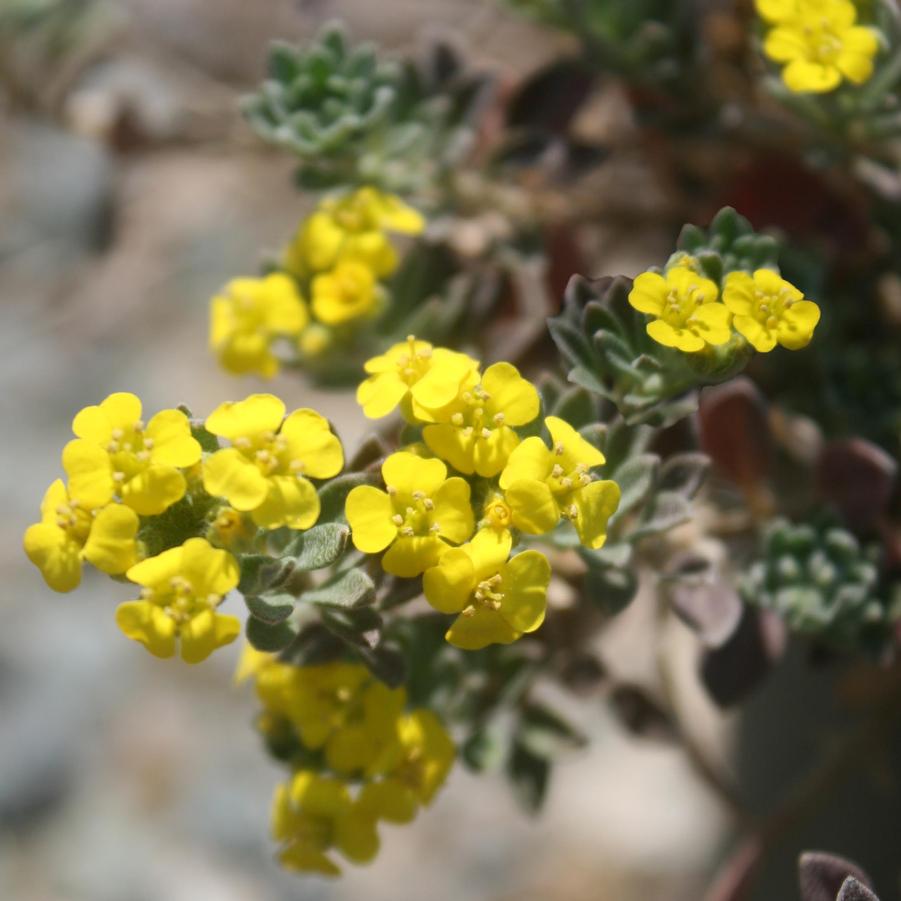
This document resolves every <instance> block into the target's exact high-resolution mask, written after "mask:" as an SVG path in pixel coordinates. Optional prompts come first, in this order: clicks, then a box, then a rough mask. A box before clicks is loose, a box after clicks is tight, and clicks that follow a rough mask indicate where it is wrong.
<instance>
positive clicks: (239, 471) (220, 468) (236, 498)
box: [203, 447, 269, 511]
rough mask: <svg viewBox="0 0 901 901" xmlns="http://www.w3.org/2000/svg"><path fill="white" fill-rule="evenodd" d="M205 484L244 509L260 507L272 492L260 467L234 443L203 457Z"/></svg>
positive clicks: (240, 508)
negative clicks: (234, 446)
mask: <svg viewBox="0 0 901 901" xmlns="http://www.w3.org/2000/svg"><path fill="white" fill-rule="evenodd" d="M203 487H204V488H205V489H206V490H207V491H208V492H209V493H210V494H212V495H214V496H216V497H224V498H225V499H226V500H227V501H228V502H229V503H230V504H231V505H232V506H233V507H234V508H235V509H236V510H241V511H247V510H254V509H256V508H257V507H259V506H260V504H262V503H263V501H265V500H266V496H267V495H268V494H269V482H268V481H267V480H266V478H265V477H264V476H263V474H262V473H261V472H260V470H259V469H258V468H257V467H256V466H254V464H253V463H251V462H250V461H249V460H248V459H247V458H246V457H245V456H244V455H243V454H242V453H241V452H240V451H239V450H236V449H235V448H233V447H228V448H225V449H224V450H220V451H216V453H214V454H213V455H212V456H211V457H208V458H207V459H206V460H204V461H203Z"/></svg>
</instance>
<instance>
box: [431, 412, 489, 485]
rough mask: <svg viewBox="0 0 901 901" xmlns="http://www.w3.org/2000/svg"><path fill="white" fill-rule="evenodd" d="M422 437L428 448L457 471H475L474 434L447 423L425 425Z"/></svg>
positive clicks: (468, 473) (467, 472)
mask: <svg viewBox="0 0 901 901" xmlns="http://www.w3.org/2000/svg"><path fill="white" fill-rule="evenodd" d="M422 437H423V440H424V441H425V443H426V445H427V446H428V448H429V450H430V451H431V452H432V453H433V454H435V455H436V456H438V457H441V459H442V460H446V461H447V462H448V463H450V465H451V466H453V467H454V469H456V470H457V471H458V472H462V473H465V474H466V475H472V473H473V472H475V460H474V455H475V445H476V436H475V434H474V433H472V432H470V433H469V434H468V435H467V434H466V433H465V432H464V430H463V429H460V428H457V427H456V426H453V425H450V424H449V423H443V422H442V423H437V424H434V425H427V426H426V427H425V428H424V429H423V430H422Z"/></svg>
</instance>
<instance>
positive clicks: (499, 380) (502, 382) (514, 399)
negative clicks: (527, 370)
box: [482, 363, 541, 426]
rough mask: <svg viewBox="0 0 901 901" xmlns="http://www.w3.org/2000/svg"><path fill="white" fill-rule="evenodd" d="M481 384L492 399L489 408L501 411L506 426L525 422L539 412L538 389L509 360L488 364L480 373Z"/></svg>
mask: <svg viewBox="0 0 901 901" xmlns="http://www.w3.org/2000/svg"><path fill="white" fill-rule="evenodd" d="M482 387H483V388H484V389H485V391H487V392H488V394H489V396H490V398H491V399H490V405H491V409H492V410H493V411H495V412H496V413H503V414H504V422H505V423H506V424H507V425H511V426H512V425H525V424H526V423H528V422H531V421H532V420H533V419H534V418H535V417H536V416H537V415H538V411H539V409H540V406H541V402H540V400H539V398H538V391H537V390H536V388H535V386H534V385H533V384H532V383H531V382H528V381H526V379H524V378H523V377H522V376H521V375H520V374H519V370H518V369H517V368H516V367H515V366H512V365H511V364H510V363H495V364H494V365H493V366H489V367H488V368H487V369H486V370H485V373H484V375H483V376H482Z"/></svg>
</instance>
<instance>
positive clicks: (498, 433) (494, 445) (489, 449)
mask: <svg viewBox="0 0 901 901" xmlns="http://www.w3.org/2000/svg"><path fill="white" fill-rule="evenodd" d="M518 446H519V435H517V434H516V432H514V431H513V429H511V428H508V427H507V426H505V425H502V426H500V427H498V428H495V429H492V430H491V434H490V435H489V436H488V437H487V438H481V437H480V438H478V439H477V440H476V442H475V445H474V447H473V461H474V464H475V471H476V472H477V473H478V474H479V475H480V476H482V477H483V478H486V479H490V478H493V477H494V476H496V475H497V474H498V473H499V472H501V471H502V470H503V469H504V467H505V466H506V465H507V461H508V460H509V459H510V455H511V454H512V453H513V451H514V450H516V448H517V447H518ZM464 471H465V470H461V472H464Z"/></svg>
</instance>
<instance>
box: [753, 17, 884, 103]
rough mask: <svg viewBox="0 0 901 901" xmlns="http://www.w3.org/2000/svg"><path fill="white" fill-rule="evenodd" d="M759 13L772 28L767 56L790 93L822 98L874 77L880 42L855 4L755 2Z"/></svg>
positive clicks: (767, 40) (770, 28)
mask: <svg viewBox="0 0 901 901" xmlns="http://www.w3.org/2000/svg"><path fill="white" fill-rule="evenodd" d="M757 11H758V12H759V13H760V16H761V18H763V19H764V21H765V22H766V23H767V26H768V30H767V33H766V38H765V39H764V44H763V49H764V53H765V54H766V55H767V57H769V58H770V59H771V60H773V61H774V62H776V63H779V64H780V65H782V66H783V69H782V79H783V81H784V82H785V85H786V87H787V88H788V89H789V90H790V91H793V92H795V93H816V94H822V93H827V92H829V91H834V90H835V89H836V88H837V87H839V85H841V83H842V82H843V81H845V80H847V81H850V82H851V83H852V84H855V85H859V84H863V83H864V82H865V81H868V80H869V79H870V77H871V76H872V74H873V60H874V58H875V56H876V54H877V52H878V50H879V39H878V37H877V34H876V32H875V31H874V29H872V28H868V27H866V26H863V25H860V24H858V21H857V7H856V6H855V4H854V3H853V2H851V0H757Z"/></svg>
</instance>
